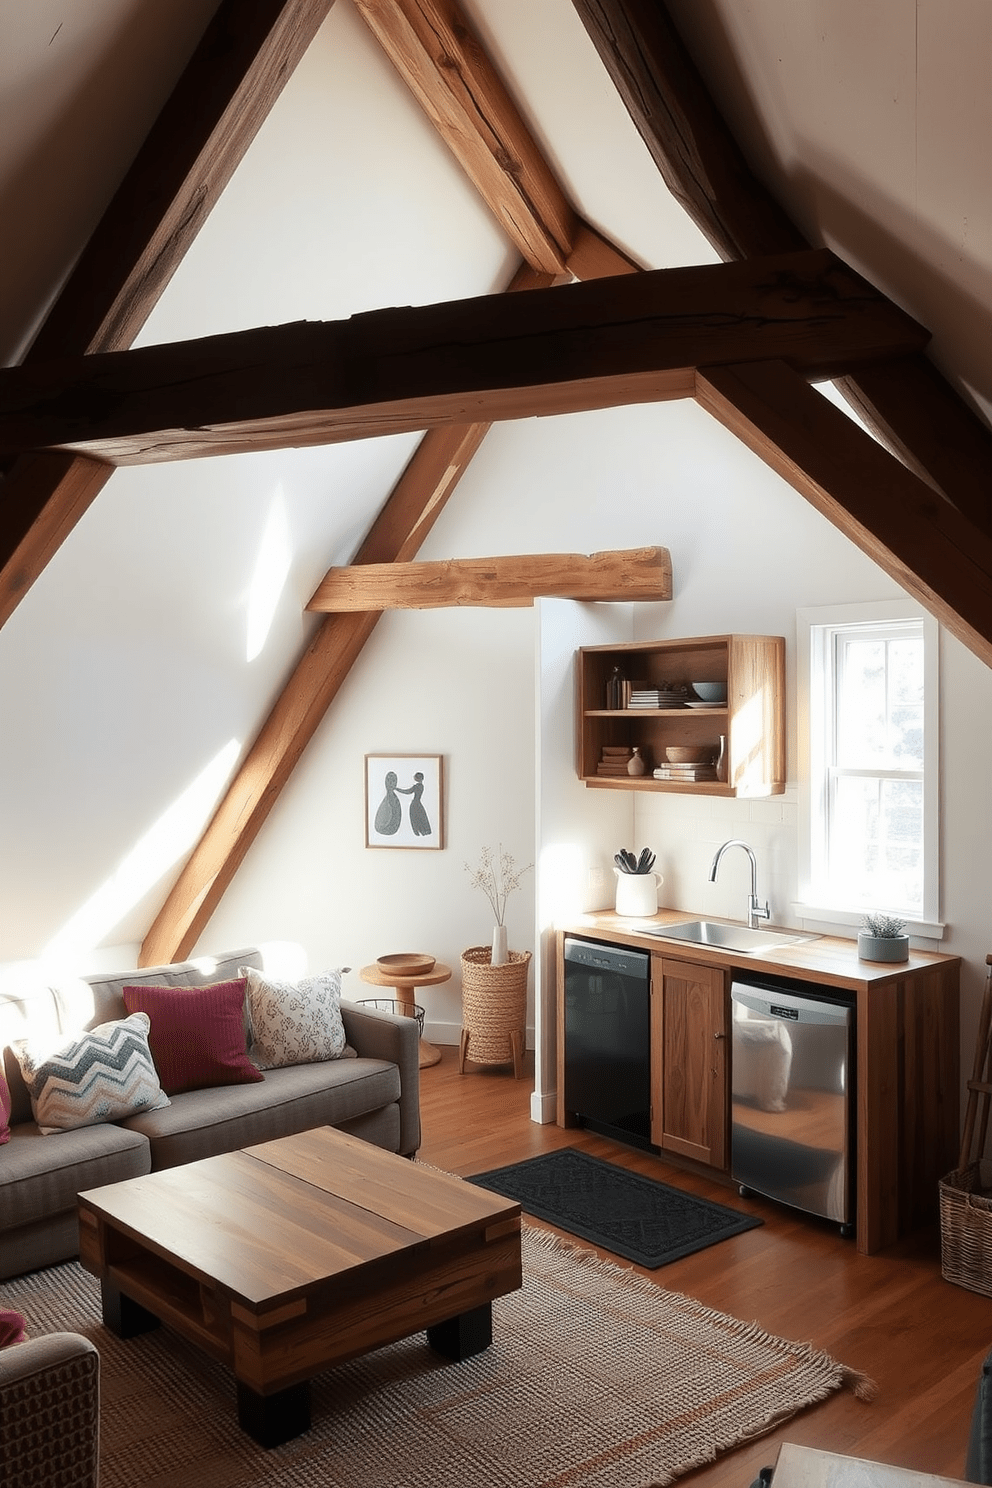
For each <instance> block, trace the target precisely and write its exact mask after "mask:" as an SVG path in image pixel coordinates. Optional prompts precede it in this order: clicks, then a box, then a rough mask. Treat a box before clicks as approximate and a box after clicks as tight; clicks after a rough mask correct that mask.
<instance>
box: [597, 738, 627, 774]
mask: <svg viewBox="0 0 992 1488" xmlns="http://www.w3.org/2000/svg"><path fill="white" fill-rule="evenodd" d="M633 753H634V751H633V750H632V749H631V747H630V745H629V744H604V745H603V751H602V757H601V759H600V761H599V764H598V765H597V766H596V774H597V775H626V774H627V761H628V760H629V759H631V758H632V756H633Z"/></svg>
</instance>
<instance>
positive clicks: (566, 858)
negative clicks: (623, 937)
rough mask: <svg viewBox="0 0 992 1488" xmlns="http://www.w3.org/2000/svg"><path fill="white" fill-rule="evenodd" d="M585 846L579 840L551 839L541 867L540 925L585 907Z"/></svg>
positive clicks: (539, 888)
mask: <svg viewBox="0 0 992 1488" xmlns="http://www.w3.org/2000/svg"><path fill="white" fill-rule="evenodd" d="M587 857H588V854H587V852H586V849H585V848H583V847H581V846H580V845H579V844H578V843H576V842H555V843H548V844H547V846H545V847H543V848H542V849H541V857H540V864H539V868H538V879H537V882H538V910H537V913H538V925H539V926H543V925H553V924H554V923H555V921H557V920H567V919H571V918H573V917H574V916H575V915H579V914H582V913H583V912H584V910H585V900H586V880H587V877H588V874H587Z"/></svg>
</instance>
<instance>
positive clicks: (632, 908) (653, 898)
mask: <svg viewBox="0 0 992 1488" xmlns="http://www.w3.org/2000/svg"><path fill="white" fill-rule="evenodd" d="M613 872H614V874H615V875H616V880H617V898H616V906H617V914H619V915H628V916H630V917H631V918H632V919H636V918H640V917H643V916H644V915H653V914H657V913H658V886H659V884H663V883H664V882H665V880H664V879H663V878H662V876H661V874H660V873H622V872H621V871H620V869H619V868H614V870H613Z"/></svg>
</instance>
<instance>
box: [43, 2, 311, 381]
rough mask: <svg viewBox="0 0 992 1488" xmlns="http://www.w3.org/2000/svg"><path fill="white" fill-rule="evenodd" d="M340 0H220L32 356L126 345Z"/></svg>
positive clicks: (74, 272)
mask: <svg viewBox="0 0 992 1488" xmlns="http://www.w3.org/2000/svg"><path fill="white" fill-rule="evenodd" d="M333 3H334V0H223V3H221V4H220V5H219V6H218V8H217V11H216V13H215V14H214V16H213V18H212V20H211V21H210V23H209V25H208V26H207V28H206V30H205V32H204V33H203V36H202V38H201V40H200V42H199V44H198V46H197V47H196V50H195V51H194V53H193V55H192V57H191V58H190V60H189V62H188V63H187V65H186V68H185V69H184V71H183V73H182V76H181V77H180V78H179V81H178V82H177V83H176V86H175V88H174V89H173V90H172V93H171V95H170V96H169V98H168V99H167V100H166V103H165V104H164V106H163V108H162V110H161V112H160V114H159V116H158V118H157V119H156V120H155V123H154V124H153V125H152V127H151V129H150V131H149V133H148V135H147V137H146V139H145V141H144V143H143V144H142V146H141V148H140V150H139V151H138V153H137V155H136V156H135V159H134V161H133V163H132V165H131V167H130V169H129V170H128V172H127V174H126V175H125V177H124V179H123V181H122V182H121V184H120V186H119V187H118V189H117V191H116V193H115V195H114V197H113V199H112V200H111V202H110V204H109V206H108V207H107V210H106V211H105V212H104V214H103V217H102V218H101V220H100V222H99V223H98V224H97V227H96V229H95V231H94V232H93V235H92V237H91V238H90V240H89V242H88V243H87V245H86V247H85V248H84V250H83V252H82V255H81V256H80V259H79V261H78V263H77V264H76V267H75V268H74V269H73V272H72V275H71V276H70V278H69V280H68V282H67V283H66V286H65V288H64V289H63V290H62V293H61V294H60V295H59V297H58V299H57V301H56V302H55V305H54V306H53V307H52V310H51V312H50V314H49V316H48V318H47V320H46V321H45V322H44V324H43V325H42V327H41V330H40V331H39V333H38V335H37V337H36V338H35V341H34V344H33V345H32V347H31V350H30V351H29V353H28V356H27V358H26V360H27V361H33V362H38V361H46V360H48V359H49V358H51V357H63V356H76V355H82V354H84V353H86V352H93V351H116V350H123V349H125V348H126V347H128V346H130V345H131V343H132V341H133V340H134V338H135V336H136V335H137V334H138V332H139V331H140V330H141V328H142V326H143V325H144V323H145V321H146V320H147V319H148V316H149V315H150V314H151V311H152V310H153V309H154V308H155V306H156V304H157V303H158V301H159V299H160V298H161V295H162V292H163V290H164V289H165V287H166V285H167V284H168V282H169V280H170V279H171V278H172V275H173V274H174V273H175V271H176V269H177V268H178V266H179V264H180V263H181V262H182V259H183V257H184V255H185V254H186V252H187V250H188V248H189V246H190V244H191V243H192V242H193V239H194V238H195V237H196V235H197V233H198V232H199V230H200V228H201V227H202V226H203V224H204V222H205V221H206V219H207V217H208V216H209V214H210V212H211V211H212V210H213V208H214V206H215V205H216V203H217V201H218V199H219V197H220V195H221V192H222V191H223V190H224V187H225V186H226V185H227V183H228V181H229V180H230V179H231V176H232V175H233V174H234V171H235V169H236V168H237V166H238V165H239V164H240V163H241V160H242V159H243V157H244V155H245V152H246V151H247V149H248V146H249V145H250V144H251V142H252V140H253V139H254V138H255V136H256V134H257V133H258V131H259V129H260V128H261V126H262V124H263V123H264V122H265V120H266V118H267V117H268V114H269V112H270V110H271V108H272V105H273V104H274V103H275V101H276V99H277V98H278V97H279V95H280V93H281V92H282V90H283V88H284V87H285V85H286V83H287V82H288V81H289V79H290V77H291V76H292V74H293V72H294V70H295V68H296V66H297V63H299V62H300V60H301V59H302V57H303V55H304V53H305V52H306V50H307V48H308V46H309V45H310V43H311V41H312V40H313V38H314V37H315V36H316V34H317V32H318V30H319V29H320V27H321V25H322V23H323V22H324V20H325V19H326V17H327V15H328V13H329V12H330V10H331V7H332V5H333Z"/></svg>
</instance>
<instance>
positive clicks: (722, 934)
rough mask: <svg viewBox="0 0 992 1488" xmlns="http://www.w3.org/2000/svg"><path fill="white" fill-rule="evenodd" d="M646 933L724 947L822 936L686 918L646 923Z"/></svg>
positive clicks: (758, 946) (766, 946)
mask: <svg viewBox="0 0 992 1488" xmlns="http://www.w3.org/2000/svg"><path fill="white" fill-rule="evenodd" d="M644 933H645V935H659V936H661V938H662V939H663V940H688V941H691V942H692V944H693V945H703V946H716V947H717V948H718V949H719V950H721V951H770V950H771V949H772V948H773V947H774V946H784V945H796V944H798V943H799V942H800V941H804V940H819V938H820V937H819V936H818V935H796V934H793V933H792V932H791V931H788V930H750V929H749V928H748V926H747V925H722V924H720V923H719V922H717V921H715V920H684V921H683V922H682V923H681V924H679V925H657V926H656V925H651V926H648V925H645V926H644Z"/></svg>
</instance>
